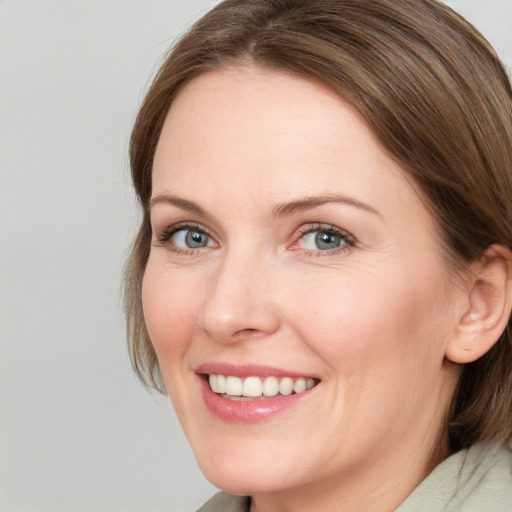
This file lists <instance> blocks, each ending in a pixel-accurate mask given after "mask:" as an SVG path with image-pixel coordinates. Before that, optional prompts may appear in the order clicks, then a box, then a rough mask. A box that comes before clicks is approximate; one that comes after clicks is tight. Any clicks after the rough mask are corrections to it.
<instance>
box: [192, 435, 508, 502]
mask: <svg viewBox="0 0 512 512" xmlns="http://www.w3.org/2000/svg"><path fill="white" fill-rule="evenodd" d="M249 504H250V499H249V498H247V497H244V496H232V495H230V494H227V493H225V492H220V493H218V494H216V495H215V496H214V497H213V498H212V499H211V500H210V501H208V502H207V503H206V504H205V505H203V506H202V507H201V508H200V509H199V510H198V511H197V512H247V511H248V507H249ZM395 512H512V451H511V450H510V449H508V448H506V447H503V446H501V445H498V444H487V443H478V444H476V445H474V446H472V447H471V448H468V449H465V450H461V451H460V452H457V453H455V454H454V455H452V456H451V457H449V458H448V459H446V460H445V461H443V462H442V463H441V464H439V466H437V467H436V468H435V469H434V471H432V473H430V475H429V476H428V477H427V478H426V479H425V480H423V482H422V483H421V484H420V485H419V486H418V487H416V489H414V491H413V492H412V493H411V494H410V495H409V497H408V498H407V499H406V500H405V501H404V502H403V503H402V504H401V505H400V506H399V507H398V508H397V509H396V511H395Z"/></svg>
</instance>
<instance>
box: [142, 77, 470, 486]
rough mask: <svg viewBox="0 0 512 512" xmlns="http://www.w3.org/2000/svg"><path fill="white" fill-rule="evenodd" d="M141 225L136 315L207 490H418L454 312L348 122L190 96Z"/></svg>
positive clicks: (387, 166)
mask: <svg viewBox="0 0 512 512" xmlns="http://www.w3.org/2000/svg"><path fill="white" fill-rule="evenodd" d="M151 223H152V228H153V233H154V234H153V240H152V246H151V253H150V256H149V261H148V264H147V269H146V273H145V276H144V285H143V304H144V315H145V319H146V323H147V327H148V331H149V334H150V336H151V339H152V341H153V344H154V347H155V350H156V352H157V355H158V359H159V362H160V367H161V370H162V374H163V377H164V379H165V384H166V387H167V390H168V391H169V394H170V396H171V398H172V401H173V404H174V406H175V408H176V411H177V414H178V416H179V418H180V421H181V423H182V425H183V428H184V430H185V433H186V435H187V437H188V439H189V440H190V443H191V445H192V448H193V450H194V452H195V455H196V457H197V459H198V462H199V464H200V466H201V468H202V469H203V471H204V472H205V474H206V476H207V477H208V478H209V479H210V480H211V481H212V482H213V483H214V484H216V485H217V486H219V487H221V488H223V489H226V490H228V491H231V492H233V493H239V494H244V493H251V494H258V493H271V492H276V493H277V492H287V491H294V492H297V490H298V489H302V490H309V491H310V490H311V489H313V488H316V489H319V488H320V487H319V486H323V487H322V488H328V486H329V485H332V486H335V485H338V486H339V482H340V481H345V482H348V481H358V482H363V481H365V479H366V480H368V481H370V482H373V484H374V485H378V484H379V478H381V479H382V478H383V475H384V479H385V481H386V485H388V486H389V487H390V488H393V489H396V488H397V486H398V488H400V485H402V486H405V484H404V482H405V481H406V480H407V479H408V478H409V479H410V478H414V479H415V481H417V480H421V478H423V476H424V473H425V471H426V470H427V467H426V465H427V460H428V457H429V456H430V455H431V451H432V449H433V445H434V443H435V442H436V439H437V434H438V432H439V427H440V425H441V419H442V416H443V415H444V413H445V411H446V409H447V407H448V405H449V402H450V398H451V396H452V394H453V390H454V386H455V382H456V378H457V375H458V373H457V369H456V367H455V366H453V365H450V364H449V363H448V362H447V361H446V359H445V347H446V345H447V343H448V341H449V340H450V339H451V337H452V336H453V335H454V330H455V327H454V326H455V324H456V321H457V320H458V319H459V317H458V315H459V312H460V310H461V304H462V302H463V297H462V292H461V291H460V290H459V289H458V288H457V287H456V286H455V285H454V283H453V279H451V278H450V276H449V273H448V269H447V268H446V266H445V264H444V263H443V258H442V256H441V250H440V244H439V242H438V240H437V238H436V230H435V227H434V224H433V220H432V217H431V215H430V214H429V212H428V211H427V209H426V207H425V206H424V203H423V202H422V201H421V199H420V198H419V196H418V195H417V193H416V192H415V190H414V189H413V187H412V186H411V184H410V183H409V182H408V180H407V178H406V177H405V174H404V172H403V171H402V170H401V169H400V167H399V166H398V165H397V164H396V163H395V162H394V161H393V160H392V159H391V158H389V157H388V156H387V155H386V154H385V153H384V152H383V150H382V149H381V148H380V147H379V144H378V143H377V141H376V140H375V138H374V137H373V135H372V133H371V132H370V131H369V129H368V128H367V126H366V125H365V124H364V122H363V121H362V120H361V118H360V117H359V116H358V114H356V113H355V112H354V110H353V109H352V108H350V107H349V106H347V104H346V103H344V102H343V101H342V100H340V98H339V97H338V96H337V95H336V94H334V93H333V92H331V91H330V90H328V89H327V88H325V87H324V86H322V85H319V84H317V83H314V82H312V81H309V80H306V79H302V78H297V77H292V76H288V75H285V74H281V73H279V72H275V71H267V70H262V69H258V68H248V69H246V68H241V69H220V70H216V71H213V72H210V73H207V74H204V75H202V76H200V77H199V78H196V79H195V80H194V81H192V82H191V83H190V84H189V85H188V86H187V87H186V88H185V89H184V91H182V93H181V94H180V95H179V96H178V98H177V99H176V101H175V102H174V103H173V105H172V108H171V110H170V112H169V114H168V116H167V119H166V122H165V126H164V128H163V132H162V135H161V138H160V141H159V144H158V148H157V151H156V155H155V162H154V171H153V199H152V208H151ZM208 374H214V375H221V377H213V378H212V379H213V380H214V381H215V382H214V384H213V385H214V387H215V389H216V391H218V392H217V393H216V392H214V391H212V390H211V389H210V386H209V385H208ZM249 377H251V378H249ZM311 385H313V387H311ZM217 386H219V387H217ZM226 386H227V387H226ZM279 386H281V387H280V388H279ZM292 388H295V391H296V392H293V391H292ZM304 388H306V389H305V390H304ZM278 390H279V391H278ZM241 392H242V393H245V394H247V395H254V396H244V397H241V396H240V393H241ZM290 392H291V393H292V394H289V393H290ZM262 393H264V395H263V396H261V395H262ZM275 393H277V395H275ZM265 395H269V396H265ZM397 478H398V479H399V480H400V481H399V482H398V483H397V481H396V480H397ZM365 489H366V490H363V491H362V492H363V493H366V494H371V493H368V489H369V487H368V486H367V485H366V486H365Z"/></svg>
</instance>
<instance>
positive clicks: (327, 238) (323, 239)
mask: <svg viewBox="0 0 512 512" xmlns="http://www.w3.org/2000/svg"><path fill="white" fill-rule="evenodd" d="M340 242H341V240H340V237H339V236H337V235H333V234H331V233H322V232H320V233H318V235H316V245H317V247H318V248H319V249H336V248H337V247H339V246H340Z"/></svg>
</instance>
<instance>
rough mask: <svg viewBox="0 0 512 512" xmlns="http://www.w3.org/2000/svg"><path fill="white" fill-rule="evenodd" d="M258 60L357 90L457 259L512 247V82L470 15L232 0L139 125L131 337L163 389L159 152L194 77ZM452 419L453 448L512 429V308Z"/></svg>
mask: <svg viewBox="0 0 512 512" xmlns="http://www.w3.org/2000/svg"><path fill="white" fill-rule="evenodd" d="M246 64H255V65H259V66H263V67H267V68H271V69H277V70H281V71H284V72H289V73H293V74H296V75H300V76H304V77H310V78H311V79H314V80H317V81H321V82H323V83H324V84H327V85H328V86H330V87H331V88H332V89H334V90H335V91H337V92H338V93H339V94H340V96H341V97H343V98H344V99H345V100H346V101H348V102H349V103H351V104H352V105H353V106H354V107H355V108H356V109H357V110H358V111H359V113H360V114H361V115H362V116H363V118H364V119H365V120H366V122H367V123H368V125H369V126H370V127H371V129H372V130H373V132H374V134H375V135H376V136H377V138H378V139H379V141H380V143H381V144H382V147H383V148H384V150H385V151H386V152H387V153H388V154H389V155H390V156H391V157H392V158H394V159H395V160H396V161H397V162H398V163H399V164H400V165H401V166H402V168H403V169H405V170H406V171H407V172H408V173H409V174H410V175H411V176H412V178H413V182H415V183H416V184H417V185H418V186H419V188H420V190H421V191H422V192H423V195H424V197H425V199H426V201H427V203H428V205H429V207H430V209H431V211H432V213H433V215H434V217H435V218H436V219H437V223H438V225H439V228H440V234H441V238H442V242H443V246H444V248H445V250H446V251H445V252H446V253H447V254H448V256H449V258H448V260H449V261H451V262H455V263H456V264H457V265H458V266H460V265H461V264H464V263H466V262H470V261H473V260H475V259H477V258H479V257H480V256H481V255H482V253H483V251H484V250H485V249H486V248H487V247H488V246H489V245H491V244H493V243H498V244H502V245H504V246H505V247H508V248H512V201H511V199H512V193H511V192H512V143H511V141H512V91H511V86H510V82H509V80H508V78H507V75H506V72H505V71H504V69H503V66H502V64H501V63H500V61H499V59H498V57H497V56H496V54H495V52H494V51H493V49H492V48H491V47H490V45H489V44H488V43H487V41H486V40H485V39H484V38H483V37H482V36H481V35H480V34H479V33H478V32H477V31H476V30H475V29H474V28H473V27H472V26H471V25H470V24H469V23H468V22H466V21H465V20H464V19H462V18H461V17H460V16H458V15H457V14H455V13H454V12H453V11H452V10H451V9H449V8H448V7H446V6H445V5H443V4H441V3H440V2H438V1H436V0H226V1H224V2H222V3H220V4H219V5H218V6H217V7H215V8H214V9H213V10H212V11H210V12H209V13H208V14H206V15H205V16H204V17H203V18H202V19H200V20H199V21H198V22H197V23H196V24H195V25H194V26H193V27H192V29H191V30H190V31H189V32H188V33H187V34H186V35H185V36H184V37H183V38H182V39H181V40H180V41H179V42H178V44H177V45H176V46H175V47H174V49H173V50H172V52H171V53H170V54H169V56H168V57H167V59H166V60H165V62H164V63H163V65H162V67H161V69H160V71H159V72H158V74H157V76H156V78H155V79H154V82H153V84H152V86H151V88H150V89H149V92H148V94H147V96H146V98H145V100H144V102H143V104H142V107H141V109H140V112H139V114H138V117H137V120H136V123H135V126H134V129H133V133H132V138H131V147H130V158H131V168H132V178H133V184H134V186H135V190H136V192H137V196H138V199H139V200H140V204H141V206H142V210H143V217H142V223H141V226H140V231H139V233H138V235H137V237H136V239H135V241H134V244H133V248H132V252H131V255H130V257H129V260H128V264H127V267H126V275H125V303H126V312H127V325H128V337H129V347H130V354H131V358H132V363H133V366H134V368H135V371H136V372H137V374H138V375H139V377H140V378H141V379H142V381H143V382H144V383H146V384H149V385H152V386H153V387H155V388H156V389H158V390H160V391H162V392H163V385H162V380H161V375H160V369H159V367H158V361H157V357H156V354H155V351H154V349H153V346H152V344H151V341H150V339H149V336H148V334H147V330H146V327H145V324H144V317H143V313H142V303H141V285H142V279H143V275H144V269H145V265H146V262H147V259H148V255H149V249H150V238H151V228H150V223H149V212H148V203H149V200H150V196H151V172H152V162H153V156H154V153H155V149H156V145H157V142H158V139H159V136H160V132H161V130H162V125H163V122H164V119H165V117H166V114H167V112H168V109H169V107H170V105H171V104H172V102H173V100H174V99H175V98H176V96H177V94H179V92H180V91H181V90H182V89H183V88H184V87H185V86H186V85H187V83H189V82H190V81H191V80H192V79H193V78H194V77H196V76H198V75H200V74H202V73H205V72H206V71H208V70H211V69H214V68H217V67H219V66H221V65H246ZM447 428H448V433H449V438H450V446H451V449H452V450H457V449H459V448H461V447H465V446H470V445H471V444H473V443H474V442H476V441H478V440H500V441H507V442H508V441H510V440H511V439H512V336H511V330H510V321H509V325H508V328H507V329H506V331H505V332H504V333H503V335H502V336H501V338H500V339H499V340H498V342H497V343H496V344H495V346H494V347H493V348H492V349H491V350H490V351H489V352H488V353H487V354H485V355H484V356H483V357H482V358H480V359H479V360H477V361H476V362H474V363H471V364H467V365H465V367H464V369H463V372H462V376H461V378H460V382H459V386H458V389H457V391H456V394H455V397H454V400H453V405H452V410H451V411H450V415H449V419H448V426H447Z"/></svg>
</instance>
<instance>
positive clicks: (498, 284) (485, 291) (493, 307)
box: [446, 245, 512, 364]
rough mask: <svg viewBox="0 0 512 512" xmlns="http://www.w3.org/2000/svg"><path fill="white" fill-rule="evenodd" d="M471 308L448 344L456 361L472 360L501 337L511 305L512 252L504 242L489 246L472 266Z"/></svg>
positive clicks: (451, 359) (470, 282)
mask: <svg viewBox="0 0 512 512" xmlns="http://www.w3.org/2000/svg"><path fill="white" fill-rule="evenodd" d="M465 289H466V290H467V294H468V304H469V305H468V307H467V310H466V311H464V313H463V315H462V317H461V318H460V320H459V323H458V325H457V326H456V333H455V335H454V337H453V338H452V339H450V341H449V343H448V345H447V347H446V357H447V359H449V360H450V361H452V362H454V363H460V364H464V363H471V362H473V361H476V360H477V359H479V358H480V357H481V356H483V355H484V354H485V353H486V352H487V351H488V350H489V349H490V348H491V347H492V346H493V345H494V344H495V343H496V342H497V341H498V339H499V338H500V336H501V334H502V333H503V331H504V330H505V328H506V326H507V323H508V321H509V318H510V311H511V307H512V253H511V251H509V250H508V249H506V248H505V247H503V246H501V245H491V246H490V247H488V248H487V249H486V250H485V252H484V254H483V256H482V258H481V259H480V260H478V261H477V262H475V263H474V264H472V265H471V270H470V271H469V272H468V281H467V288H466V287H465Z"/></svg>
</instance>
